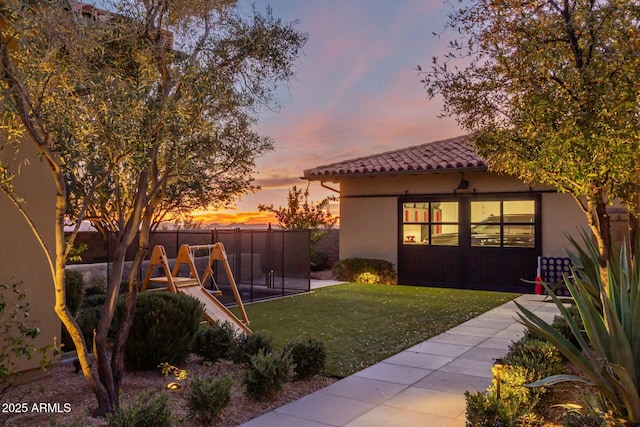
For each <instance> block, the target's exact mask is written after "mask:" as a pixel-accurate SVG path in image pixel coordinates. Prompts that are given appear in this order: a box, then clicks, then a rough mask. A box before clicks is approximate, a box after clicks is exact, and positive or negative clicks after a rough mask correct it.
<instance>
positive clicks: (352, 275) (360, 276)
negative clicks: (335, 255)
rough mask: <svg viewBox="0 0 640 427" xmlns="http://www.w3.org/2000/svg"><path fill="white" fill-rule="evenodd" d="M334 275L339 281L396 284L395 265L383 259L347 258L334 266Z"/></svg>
mask: <svg viewBox="0 0 640 427" xmlns="http://www.w3.org/2000/svg"><path fill="white" fill-rule="evenodd" d="M333 275H334V276H335V278H336V279H337V280H343V281H347V282H358V283H380V284H386V285H393V284H395V283H396V272H395V270H394V269H393V264H392V263H390V262H389V261H385V260H381V259H368V258H347V259H341V260H339V261H338V262H337V263H336V264H335V265H334V266H333Z"/></svg>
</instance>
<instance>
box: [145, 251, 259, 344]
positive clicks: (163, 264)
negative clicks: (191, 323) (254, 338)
mask: <svg viewBox="0 0 640 427" xmlns="http://www.w3.org/2000/svg"><path fill="white" fill-rule="evenodd" d="M204 250H206V251H208V259H207V263H206V266H205V269H204V272H203V274H202V279H201V278H200V275H199V274H198V271H197V269H196V265H195V252H196V251H204ZM216 261H220V262H221V263H222V265H223V267H224V270H225V273H226V275H227V279H228V281H229V284H230V286H231V290H232V292H233V294H234V297H235V300H236V303H237V304H238V309H239V310H240V314H241V317H242V319H239V318H238V317H236V316H235V315H234V314H233V313H232V312H231V311H229V309H228V308H227V307H225V306H224V304H222V303H221V302H220V301H219V300H218V299H217V298H216V296H220V295H221V291H220V290H219V289H218V288H217V285H216V283H215V281H214V280H213V266H214V263H215V262H216ZM182 266H186V267H188V276H186V277H185V276H180V274H181V267H182ZM158 267H159V268H161V269H162V272H163V273H164V275H162V276H155V277H152V275H153V272H154V270H155V269H156V268H158ZM182 270H184V269H182ZM183 274H184V273H183ZM207 279H209V280H211V282H212V283H213V285H214V286H215V290H214V291H212V292H210V291H209V290H207V289H206V288H205V287H204V285H203V283H205V282H206V280H207ZM149 284H158V285H160V286H159V287H156V288H149ZM162 290H166V291H169V292H175V293H183V294H186V295H189V296H191V297H193V298H195V299H197V300H198V301H200V302H201V303H202V304H203V306H204V310H205V318H206V319H207V321H209V322H210V323H214V322H225V321H228V322H229V323H230V324H231V325H232V326H233V327H234V328H235V329H236V331H237V332H239V333H247V334H250V333H251V330H250V329H249V319H248V317H247V313H246V311H245V309H244V305H243V303H242V298H241V296H240V293H239V292H238V286H237V285H236V282H235V280H234V278H233V273H232V271H231V267H230V266H229V260H228V259H227V254H226V252H225V250H224V245H223V244H222V243H215V244H210V245H187V244H183V245H181V246H180V249H179V250H178V254H177V256H176V261H175V264H174V266H173V269H170V268H169V261H168V258H167V253H166V251H165V249H164V246H162V245H156V246H154V248H153V251H152V252H151V259H150V260H149V269H148V270H147V274H146V275H145V278H144V280H143V282H142V288H141V291H142V292H144V291H162Z"/></svg>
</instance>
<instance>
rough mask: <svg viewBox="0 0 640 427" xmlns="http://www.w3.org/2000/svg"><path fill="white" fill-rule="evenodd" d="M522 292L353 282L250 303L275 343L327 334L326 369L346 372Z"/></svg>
mask: <svg viewBox="0 0 640 427" xmlns="http://www.w3.org/2000/svg"><path fill="white" fill-rule="evenodd" d="M517 296H518V294H512V293H501V292H487V291H468V290H458V289H440V288H425V287H417V286H390V285H362V284H358V283H348V284H344V285H338V286H331V287H327V288H322V289H318V290H315V291H313V292H310V293H307V294H304V295H298V296H295V297H290V298H283V299H279V300H275V301H266V302H260V303H254V304H249V305H247V306H246V310H247V314H248V316H249V319H250V321H251V329H252V330H253V331H254V332H262V333H265V334H267V335H271V336H272V337H273V339H274V344H275V345H280V346H281V345H284V344H285V343H286V342H289V341H294V340H297V339H303V338H316V339H319V340H322V341H323V342H324V343H325V345H326V349H327V367H326V370H325V372H326V374H328V375H334V376H338V377H344V376H347V375H350V374H352V373H354V372H357V371H359V370H361V369H364V368H366V367H368V366H371V365H373V364H374V363H377V362H379V361H380V360H382V359H385V358H387V357H389V356H391V355H393V354H396V353H398V352H400V351H402V350H404V349H406V348H408V347H411V346H413V345H415V344H417V343H420V342H422V341H424V340H426V339H428V338H431V337H433V336H435V335H438V334H440V333H442V332H444V331H446V330H448V329H451V328H452V327H453V326H456V325H458V324H460V323H463V322H465V321H467V320H469V319H471V318H473V317H475V316H477V315H479V314H481V313H484V312H485V311H488V310H490V309H492V308H494V307H497V306H499V305H501V304H503V303H505V302H507V301H509V300H511V299H513V298H515V297H517Z"/></svg>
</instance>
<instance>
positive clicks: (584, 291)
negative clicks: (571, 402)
mask: <svg viewBox="0 0 640 427" xmlns="http://www.w3.org/2000/svg"><path fill="white" fill-rule="evenodd" d="M639 243H640V240H639V242H636V248H639V247H640V244H639ZM583 246H584V248H586V249H585V250H582V249H580V250H579V251H578V252H579V253H580V255H579V256H580V257H581V258H582V257H584V258H583V259H581V262H580V263H579V265H583V266H584V265H589V264H593V263H594V262H597V260H598V259H599V253H598V250H597V248H595V246H594V244H593V242H592V241H591V240H589V239H588V238H585V239H584V241H583ZM575 249H579V248H575ZM636 254H638V251H636ZM592 256H595V257H596V258H595V259H589V257H592ZM607 271H608V279H609V281H608V283H607V284H606V286H602V285H601V284H599V283H594V281H598V280H599V278H596V277H595V276H590V275H585V276H584V277H577V278H576V280H575V282H569V281H568V282H567V283H566V285H567V288H568V289H569V292H570V293H571V296H572V297H573V300H574V302H575V304H576V306H577V308H578V311H579V313H580V318H581V319H582V323H583V325H584V332H583V331H582V327H581V326H579V325H578V324H577V322H576V321H575V320H573V318H572V317H571V315H570V313H569V312H568V310H567V308H565V307H564V305H563V304H562V302H561V301H560V300H559V299H558V298H557V297H556V296H555V295H552V298H553V299H554V301H555V303H556V305H557V306H558V308H559V310H560V312H561V313H562V316H563V317H564V318H565V320H566V321H567V323H568V325H569V327H570V329H571V332H572V334H573V337H574V338H575V341H576V342H577V343H578V344H577V345H575V344H573V343H572V342H571V341H570V340H568V339H567V338H565V337H564V336H563V335H562V334H560V333H559V332H558V331H557V330H556V329H555V328H553V327H551V326H550V325H548V324H546V323H545V322H544V321H543V320H542V319H540V318H539V317H538V316H536V315H535V314H533V313H532V312H530V311H529V310H527V309H526V308H524V307H521V306H518V308H519V310H520V313H518V314H519V316H520V319H521V320H522V322H523V323H524V324H525V325H526V326H527V327H528V328H529V329H531V330H533V331H534V332H535V333H536V334H538V335H540V336H542V337H544V338H545V339H547V340H548V341H549V342H551V343H552V344H553V345H554V346H555V347H557V348H558V350H559V351H560V352H561V353H562V354H563V355H564V356H565V357H566V358H567V359H569V361H571V362H572V363H573V364H574V365H575V366H576V367H577V368H578V369H579V370H580V371H581V372H582V374H583V375H584V377H586V378H587V379H586V380H585V379H584V378H583V377H578V376H572V375H556V376H551V377H548V378H546V379H544V380H542V381H539V382H538V383H537V385H540V386H549V385H553V384H558V383H562V382H567V381H568V382H574V383H578V384H584V383H587V384H590V385H593V386H594V387H595V388H596V390H597V391H598V393H599V396H600V400H601V405H602V407H603V409H604V410H605V411H606V412H611V413H612V414H613V416H614V417H618V418H622V419H626V420H628V421H630V422H632V423H638V422H640V387H639V386H640V380H639V378H640V377H639V376H638V372H640V335H639V334H638V333H637V325H638V324H639V322H640V257H639V256H635V257H632V258H631V259H629V258H628V257H627V249H626V245H623V247H622V248H621V250H620V256H619V257H617V258H616V260H615V262H614V261H612V262H611V263H609V264H608V268H607ZM593 289H598V291H599V295H600V298H599V301H598V300H596V299H595V298H594V296H593V295H592V293H591V291H592V290H593ZM583 334H586V338H585V337H584V336H583Z"/></svg>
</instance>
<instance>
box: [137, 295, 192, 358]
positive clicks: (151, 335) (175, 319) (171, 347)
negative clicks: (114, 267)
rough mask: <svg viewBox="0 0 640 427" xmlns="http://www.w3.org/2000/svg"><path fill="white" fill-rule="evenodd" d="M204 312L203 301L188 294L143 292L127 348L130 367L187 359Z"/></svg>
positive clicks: (138, 302) (139, 298)
mask: <svg viewBox="0 0 640 427" xmlns="http://www.w3.org/2000/svg"><path fill="white" fill-rule="evenodd" d="M202 315H203V309H202V305H201V304H200V302H199V301H197V300H196V299H194V298H191V297H189V296H187V295H184V294H174V293H169V292H145V293H142V294H140V295H139V296H138V301H137V304H136V316H135V318H134V321H133V324H132V325H131V332H130V333H129V339H128V340H127V345H126V347H125V364H126V366H127V369H132V370H145V369H147V370H151V369H155V368H156V367H157V366H158V365H159V364H160V363H162V362H167V363H170V364H177V363H180V362H182V361H184V359H185V358H186V357H187V356H188V355H189V353H190V352H191V344H192V342H193V337H194V335H195V333H196V331H197V330H198V325H199V323H200V321H201V320H202Z"/></svg>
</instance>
